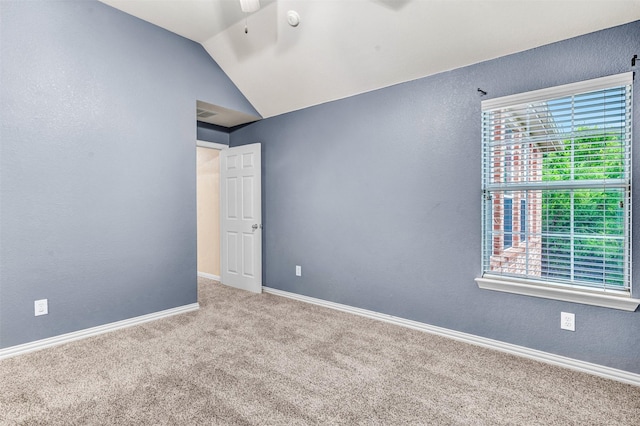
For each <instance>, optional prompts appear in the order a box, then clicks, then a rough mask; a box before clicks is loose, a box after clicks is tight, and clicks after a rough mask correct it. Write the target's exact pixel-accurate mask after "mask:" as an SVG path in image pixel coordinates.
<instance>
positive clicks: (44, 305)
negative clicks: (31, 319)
mask: <svg viewBox="0 0 640 426" xmlns="http://www.w3.org/2000/svg"><path fill="white" fill-rule="evenodd" d="M33 309H34V311H35V316H40V315H47V314H48V313H49V304H48V302H47V299H40V300H36V301H34V302H33Z"/></svg>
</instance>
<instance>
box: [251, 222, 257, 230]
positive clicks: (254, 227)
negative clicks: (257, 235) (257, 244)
mask: <svg viewBox="0 0 640 426" xmlns="http://www.w3.org/2000/svg"><path fill="white" fill-rule="evenodd" d="M251 229H253V230H254V231H255V230H256V229H258V224H257V223H254V224H253V225H251Z"/></svg>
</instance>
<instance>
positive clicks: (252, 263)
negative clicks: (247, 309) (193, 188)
mask: <svg viewBox="0 0 640 426" xmlns="http://www.w3.org/2000/svg"><path fill="white" fill-rule="evenodd" d="M220 160H221V161H220V165H221V169H222V170H221V174H220V175H221V179H220V180H221V188H220V194H221V199H222V203H221V204H222V210H223V211H222V214H221V215H220V216H221V231H222V232H221V234H222V247H221V248H222V255H221V268H220V269H221V273H222V277H221V278H222V284H225V285H228V286H232V287H236V288H240V289H243V290H248V291H252V292H254V293H261V292H262V199H261V197H262V179H261V160H262V157H261V155H260V144H259V143H254V144H251V145H243V146H238V147H234V148H228V149H224V150H223V151H222V152H221V153H220Z"/></svg>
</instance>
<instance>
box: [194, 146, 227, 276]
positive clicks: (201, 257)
mask: <svg viewBox="0 0 640 426" xmlns="http://www.w3.org/2000/svg"><path fill="white" fill-rule="evenodd" d="M223 148H226V145H222V144H216V143H212V142H203V141H197V143H196V188H197V197H196V203H197V256H198V276H199V277H204V278H209V279H213V280H216V281H220V151H221V150H222V149H223Z"/></svg>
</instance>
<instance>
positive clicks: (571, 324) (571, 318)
mask: <svg viewBox="0 0 640 426" xmlns="http://www.w3.org/2000/svg"><path fill="white" fill-rule="evenodd" d="M560 328H561V329H563V330H569V331H576V315H575V314H572V313H569V312H560Z"/></svg>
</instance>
